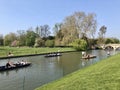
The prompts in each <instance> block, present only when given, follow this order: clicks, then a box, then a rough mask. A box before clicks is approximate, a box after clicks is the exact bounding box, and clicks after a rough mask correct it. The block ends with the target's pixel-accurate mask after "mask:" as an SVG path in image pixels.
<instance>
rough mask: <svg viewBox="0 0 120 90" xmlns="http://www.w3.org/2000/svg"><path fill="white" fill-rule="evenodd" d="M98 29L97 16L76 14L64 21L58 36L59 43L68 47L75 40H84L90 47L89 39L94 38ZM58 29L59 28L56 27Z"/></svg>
mask: <svg viewBox="0 0 120 90" xmlns="http://www.w3.org/2000/svg"><path fill="white" fill-rule="evenodd" d="M96 27H97V21H96V19H95V14H93V13H89V14H85V13H84V12H75V13H74V14H73V15H71V16H67V17H66V18H65V20H64V21H63V23H62V25H61V28H60V30H59V31H58V32H57V34H56V37H57V41H60V44H61V45H68V44H69V43H71V42H73V41H74V40H75V39H78V38H79V39H81V38H83V39H84V40H86V41H87V43H88V45H90V44H89V43H90V42H89V41H88V38H94V36H95V32H96ZM56 28H58V27H57V26H56ZM55 42H56V40H55Z"/></svg>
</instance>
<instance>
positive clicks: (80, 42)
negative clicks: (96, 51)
mask: <svg viewBox="0 0 120 90" xmlns="http://www.w3.org/2000/svg"><path fill="white" fill-rule="evenodd" d="M70 46H73V47H74V48H75V49H76V50H77V51H80V50H86V49H87V42H86V41H85V40H84V39H76V40H75V41H74V42H72V43H71V44H70Z"/></svg>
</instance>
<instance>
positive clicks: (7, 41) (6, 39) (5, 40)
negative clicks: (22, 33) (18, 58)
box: [4, 33, 17, 46]
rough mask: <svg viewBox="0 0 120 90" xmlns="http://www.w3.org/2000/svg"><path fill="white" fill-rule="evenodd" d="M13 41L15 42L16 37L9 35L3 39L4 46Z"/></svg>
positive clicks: (13, 34) (12, 34)
mask: <svg viewBox="0 0 120 90" xmlns="http://www.w3.org/2000/svg"><path fill="white" fill-rule="evenodd" d="M14 40H17V35H16V34H15V33H9V34H7V35H6V36H5V37H4V45H5V46H10V45H11V43H12V42H13V41H14Z"/></svg>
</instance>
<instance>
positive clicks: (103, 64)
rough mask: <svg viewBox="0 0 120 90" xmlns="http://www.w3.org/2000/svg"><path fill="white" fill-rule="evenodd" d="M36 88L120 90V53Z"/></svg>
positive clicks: (43, 89)
mask: <svg viewBox="0 0 120 90" xmlns="http://www.w3.org/2000/svg"><path fill="white" fill-rule="evenodd" d="M35 90H120V54H117V55H115V56H112V57H109V58H107V59H105V60H102V61H100V62H98V63H96V64H94V65H91V66H89V67H86V68H84V69H82V70H78V71H76V72H74V73H72V74H69V75H67V76H65V77H63V78H61V79H59V80H57V81H53V82H51V83H49V84H46V85H43V86H41V87H39V88H37V89H35Z"/></svg>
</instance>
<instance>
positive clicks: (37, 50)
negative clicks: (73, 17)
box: [0, 47, 75, 57]
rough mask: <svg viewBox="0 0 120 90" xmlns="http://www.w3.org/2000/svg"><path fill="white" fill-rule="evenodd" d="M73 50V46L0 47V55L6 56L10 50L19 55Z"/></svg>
mask: <svg viewBox="0 0 120 90" xmlns="http://www.w3.org/2000/svg"><path fill="white" fill-rule="evenodd" d="M58 50H59V51H60V52H63V51H75V50H74V49H73V48H60V47H57V48H29V47H20V48H17V47H0V57H5V56H7V54H8V52H12V53H13V54H14V56H19V55H29V54H43V53H49V52H57V51H58Z"/></svg>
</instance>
